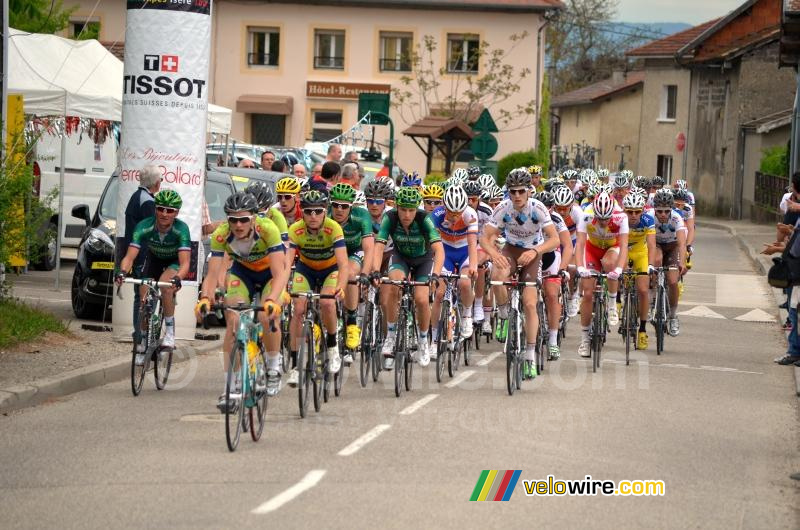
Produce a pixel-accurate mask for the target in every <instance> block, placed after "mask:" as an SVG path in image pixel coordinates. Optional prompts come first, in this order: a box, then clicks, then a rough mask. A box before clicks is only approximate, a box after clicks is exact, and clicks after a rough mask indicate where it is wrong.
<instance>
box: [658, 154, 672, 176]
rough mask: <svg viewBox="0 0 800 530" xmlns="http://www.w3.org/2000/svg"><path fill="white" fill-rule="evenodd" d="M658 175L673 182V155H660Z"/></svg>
mask: <svg viewBox="0 0 800 530" xmlns="http://www.w3.org/2000/svg"><path fill="white" fill-rule="evenodd" d="M656 175H658V176H659V177H661V178H662V179H664V182H672V156H670V155H658V159H657V161H656Z"/></svg>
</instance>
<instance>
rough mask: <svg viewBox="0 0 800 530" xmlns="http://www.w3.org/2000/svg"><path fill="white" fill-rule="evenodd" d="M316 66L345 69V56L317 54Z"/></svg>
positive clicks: (315, 57) (315, 58)
mask: <svg viewBox="0 0 800 530" xmlns="http://www.w3.org/2000/svg"><path fill="white" fill-rule="evenodd" d="M314 68H326V69H330V70H344V57H331V56H329V55H315V56H314Z"/></svg>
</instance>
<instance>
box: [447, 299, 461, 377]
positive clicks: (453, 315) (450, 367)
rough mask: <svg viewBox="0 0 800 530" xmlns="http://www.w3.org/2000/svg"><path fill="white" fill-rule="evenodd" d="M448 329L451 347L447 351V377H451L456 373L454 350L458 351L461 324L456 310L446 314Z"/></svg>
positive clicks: (451, 309)
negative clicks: (450, 335)
mask: <svg viewBox="0 0 800 530" xmlns="http://www.w3.org/2000/svg"><path fill="white" fill-rule="evenodd" d="M447 322H448V323H449V324H448V327H449V328H452V330H453V347H452V348H448V350H447V375H449V376H450V377H453V376H454V375H455V373H456V359H455V357H456V350H457V349H458V343H459V338H460V337H459V335H460V331H461V327H460V326H461V323H460V322H459V316H458V310H457V309H453V308H452V307H451V308H450V311H449V312H448V313H447Z"/></svg>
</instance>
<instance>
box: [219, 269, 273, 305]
mask: <svg viewBox="0 0 800 530" xmlns="http://www.w3.org/2000/svg"><path fill="white" fill-rule="evenodd" d="M271 285H272V271H271V270H270V269H265V270H263V271H259V272H256V271H254V270H250V269H248V268H247V267H244V266H242V265H241V264H240V263H239V262H238V261H234V262H233V266H232V267H231V268H230V271H229V272H228V282H227V285H226V289H225V296H226V297H230V296H235V297H237V298H241V299H242V300H244V301H246V302H249V301H250V300H252V296H253V295H254V294H255V293H257V292H260V293H261V295H262V297H265V296H267V295H269V292H270V288H271Z"/></svg>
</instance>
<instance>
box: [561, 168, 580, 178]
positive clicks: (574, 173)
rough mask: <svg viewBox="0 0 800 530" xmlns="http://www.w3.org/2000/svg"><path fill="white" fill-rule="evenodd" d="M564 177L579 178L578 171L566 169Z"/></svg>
mask: <svg viewBox="0 0 800 530" xmlns="http://www.w3.org/2000/svg"><path fill="white" fill-rule="evenodd" d="M562 177H563V178H564V180H578V172H577V171H575V170H574V169H565V170H564V173H562Z"/></svg>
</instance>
